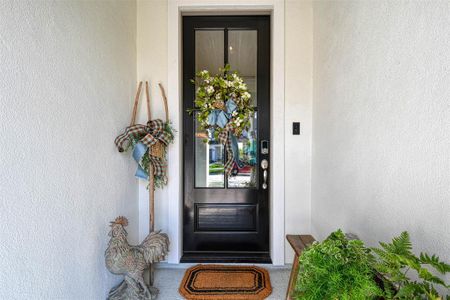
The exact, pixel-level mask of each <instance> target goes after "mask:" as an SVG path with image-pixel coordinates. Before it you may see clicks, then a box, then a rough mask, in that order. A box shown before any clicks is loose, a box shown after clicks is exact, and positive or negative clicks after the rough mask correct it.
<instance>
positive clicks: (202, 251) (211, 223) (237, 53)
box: [182, 16, 271, 263]
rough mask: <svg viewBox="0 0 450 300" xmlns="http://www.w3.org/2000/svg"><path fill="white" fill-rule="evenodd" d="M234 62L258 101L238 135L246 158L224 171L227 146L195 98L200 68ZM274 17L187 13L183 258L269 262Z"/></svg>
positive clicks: (213, 70)
mask: <svg viewBox="0 0 450 300" xmlns="http://www.w3.org/2000/svg"><path fill="white" fill-rule="evenodd" d="M225 64H230V66H231V70H236V71H238V72H239V74H240V76H241V77H242V78H243V79H244V82H245V83H246V84H247V86H248V88H249V91H250V93H251V97H252V101H253V102H252V103H253V105H254V108H255V114H254V117H253V119H252V120H251V127H250V129H249V130H248V132H245V133H244V134H243V135H242V136H241V137H239V138H238V146H239V153H240V158H241V160H242V162H243V163H244V166H243V167H242V168H236V169H235V170H234V174H233V175H232V176H228V175H225V173H224V163H225V162H226V151H224V147H223V146H222V145H221V144H220V143H219V142H215V141H210V142H208V143H205V142H204V139H205V137H206V136H207V133H206V132H203V131H201V130H199V129H198V126H197V125H196V120H195V114H193V115H190V114H188V113H187V112H186V110H187V109H189V108H192V107H193V106H194V99H195V86H194V85H193V84H192V83H191V81H190V80H191V79H193V78H194V76H195V73H196V72H198V71H201V70H205V69H206V70H208V71H209V72H210V73H212V74H216V73H218V71H219V68H220V67H223V66H224V65H225ZM269 88H270V17H269V16H214V17H213V16H208V17H192V16H187V17H183V101H184V114H183V115H184V119H183V131H184V212H183V218H184V219H183V257H182V262H199V261H211V262H212V261H222V262H267V263H270V262H271V261H270V253H269V188H270V185H269V182H268V174H267V172H268V171H269V169H266V170H263V168H262V167H261V163H262V162H263V164H264V163H267V165H269V164H268V162H269V151H268V149H269V138H270V112H269V108H270V96H269V94H270V90H269Z"/></svg>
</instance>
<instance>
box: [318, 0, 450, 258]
mask: <svg viewBox="0 0 450 300" xmlns="http://www.w3.org/2000/svg"><path fill="white" fill-rule="evenodd" d="M449 12H450V2H448V1H411V2H408V1H397V2H396V1H339V2H333V1H326V2H315V4H314V104H313V128H314V129H313V159H312V228H313V233H314V234H316V235H317V236H318V237H319V238H324V237H325V236H326V235H327V234H328V233H329V232H330V231H332V230H334V229H336V228H338V227H340V228H343V229H344V230H346V231H350V232H354V233H356V234H358V235H359V236H360V237H361V238H362V239H364V240H366V241H368V243H369V245H375V244H376V243H377V241H380V240H381V241H383V240H389V239H390V238H391V237H392V236H393V235H397V234H399V233H400V232H401V231H403V230H408V231H409V232H410V234H411V236H412V241H413V243H414V244H415V245H416V250H417V251H429V252H431V253H436V254H438V255H440V257H441V258H442V259H444V260H446V261H449V260H450V251H449V249H450V239H449V232H450V218H449V216H450V172H449V170H450V159H449V155H450V123H449V120H450V88H449V87H450V56H449V53H450V38H449V37H450V35H449V33H450V32H449V28H450V14H449Z"/></svg>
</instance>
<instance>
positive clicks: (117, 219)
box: [114, 216, 128, 227]
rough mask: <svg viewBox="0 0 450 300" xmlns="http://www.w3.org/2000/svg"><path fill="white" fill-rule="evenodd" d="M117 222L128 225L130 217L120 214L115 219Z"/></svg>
mask: <svg viewBox="0 0 450 300" xmlns="http://www.w3.org/2000/svg"><path fill="white" fill-rule="evenodd" d="M114 223H115V224H120V225H122V226H124V227H125V226H127V225H128V219H127V218H125V217H123V216H119V217H117V218H116V219H115V220H114Z"/></svg>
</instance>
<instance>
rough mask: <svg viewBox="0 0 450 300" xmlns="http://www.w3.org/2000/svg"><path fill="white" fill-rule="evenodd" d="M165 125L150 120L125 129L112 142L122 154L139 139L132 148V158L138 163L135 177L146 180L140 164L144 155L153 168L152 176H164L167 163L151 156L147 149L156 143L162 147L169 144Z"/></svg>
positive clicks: (159, 121) (146, 175)
mask: <svg viewBox="0 0 450 300" xmlns="http://www.w3.org/2000/svg"><path fill="white" fill-rule="evenodd" d="M164 129H165V123H164V122H163V121H162V120H160V119H157V120H150V121H148V122H147V125H142V124H136V125H131V126H128V127H127V128H125V131H124V133H122V134H120V135H119V136H117V137H116V139H115V140H114V143H115V144H116V146H117V148H118V149H119V152H123V151H124V149H126V148H127V147H128V145H129V144H130V143H131V142H132V140H133V139H139V142H138V143H137V144H136V145H135V146H134V149H133V158H134V160H136V162H137V163H138V168H137V170H136V174H135V175H136V176H137V177H140V178H144V179H148V174H147V172H146V171H145V167H146V166H144V165H143V163H142V158H143V156H144V155H145V153H147V152H149V153H148V156H149V159H150V163H151V164H152V166H153V175H154V176H162V177H165V176H166V168H167V163H166V160H165V159H164V158H160V157H156V156H154V155H152V154H151V151H149V148H150V147H151V146H153V145H155V144H156V143H157V142H161V143H163V144H164V146H167V145H168V144H169V140H170V134H169V133H167V132H166V131H165V130H164Z"/></svg>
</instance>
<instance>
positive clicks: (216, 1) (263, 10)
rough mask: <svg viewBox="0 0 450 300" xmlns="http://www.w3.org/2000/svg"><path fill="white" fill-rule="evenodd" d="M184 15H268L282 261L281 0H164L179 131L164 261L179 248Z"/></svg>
mask: <svg viewBox="0 0 450 300" xmlns="http://www.w3.org/2000/svg"><path fill="white" fill-rule="evenodd" d="M185 14H190V15H192V14H196V15H198V14H222V15H223V14H270V15H271V27H272V28H271V43H272V45H271V72H272V74H271V87H270V90H271V143H270V148H271V165H270V169H269V170H270V178H269V180H270V182H269V183H270V188H271V190H270V191H271V192H270V253H271V258H272V262H273V264H274V265H284V245H285V243H284V123H285V122H284V0H248V1H245V2H244V1H242V0H169V3H168V62H167V63H168V99H169V100H168V101H169V107H170V111H171V117H172V122H173V126H174V128H177V129H178V130H179V131H178V134H177V138H175V142H174V145H172V146H171V147H169V151H168V160H169V167H168V173H169V177H170V180H169V184H168V187H167V188H168V201H169V230H168V231H169V232H168V233H169V236H170V238H171V247H170V253H169V257H168V262H169V263H179V262H180V258H181V255H182V253H183V249H182V242H183V228H182V226H183V222H182V220H183V190H182V184H183V169H182V162H183V155H182V151H183V148H182V147H183V132H182V124H183V122H182V117H183V112H182V109H183V106H182V74H181V72H182V58H181V57H182V53H181V40H182V39H181V38H182V28H181V25H182V22H181V16H182V15H185Z"/></svg>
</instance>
